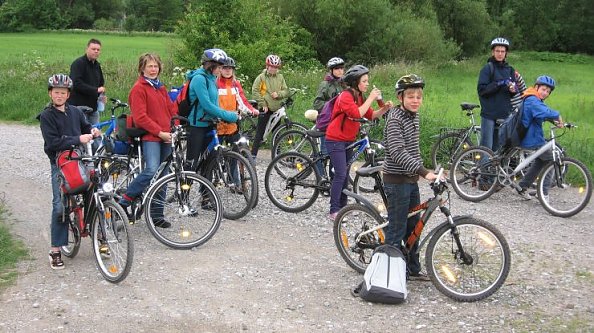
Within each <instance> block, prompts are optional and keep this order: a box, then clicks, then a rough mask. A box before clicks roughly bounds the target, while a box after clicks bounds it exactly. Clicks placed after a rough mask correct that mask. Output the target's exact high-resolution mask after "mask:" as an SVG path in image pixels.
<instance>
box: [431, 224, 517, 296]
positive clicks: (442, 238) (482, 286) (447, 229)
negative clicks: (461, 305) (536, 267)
mask: <svg viewBox="0 0 594 333" xmlns="http://www.w3.org/2000/svg"><path fill="white" fill-rule="evenodd" d="M454 225H455V228H456V231H454V230H453V229H452V227H451V226H450V225H449V223H444V224H443V225H442V226H441V227H438V228H439V229H438V230H437V231H436V232H435V233H434V234H433V236H431V239H430V240H429V244H428V245H427V250H426V251H425V267H427V275H429V278H430V279H431V281H432V282H433V285H434V286H435V287H436V288H437V290H439V291H440V292H441V293H443V294H444V295H446V296H448V297H450V298H452V299H454V300H456V301H461V302H475V301H479V300H482V299H484V298H487V297H489V296H491V295H492V294H493V293H495V292H496V291H497V290H498V289H499V288H501V286H502V285H503V283H504V282H505V280H506V279H507V276H508V274H509V270H510V268H511V252H510V249H509V245H508V244H507V241H506V240H505V237H503V235H502V234H501V232H500V231H499V230H498V229H497V228H495V226H493V225H492V224H490V223H488V222H485V221H483V220H480V219H476V218H473V217H461V218H457V219H455V221H454ZM454 234H457V235H458V236H459V240H460V244H461V245H462V249H463V250H464V253H465V254H467V255H469V256H470V257H471V258H469V259H471V262H470V263H464V262H463V260H462V259H461V256H462V254H461V253H460V249H459V248H458V245H457V242H456V241H455V239H454V237H453V235H454Z"/></svg>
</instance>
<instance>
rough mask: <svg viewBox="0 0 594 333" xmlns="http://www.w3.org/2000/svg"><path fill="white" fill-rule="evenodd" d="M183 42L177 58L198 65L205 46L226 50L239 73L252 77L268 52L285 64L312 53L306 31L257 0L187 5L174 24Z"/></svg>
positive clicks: (186, 63)
mask: <svg viewBox="0 0 594 333" xmlns="http://www.w3.org/2000/svg"><path fill="white" fill-rule="evenodd" d="M176 31H177V33H178V34H179V35H180V36H181V38H182V41H183V45H182V47H181V49H180V50H178V52H177V54H176V59H177V60H178V61H179V62H180V63H181V64H182V65H184V66H185V67H188V68H192V67H197V65H198V63H199V62H200V61H199V60H200V57H201V55H202V52H203V51H204V50H205V49H208V48H213V47H218V48H221V49H223V50H225V51H226V52H227V53H228V54H229V55H230V56H232V57H233V58H234V59H235V60H236V61H237V62H238V64H239V66H240V68H241V73H243V74H245V75H247V76H249V77H251V78H254V77H255V76H256V75H257V74H258V73H259V72H260V71H261V70H262V69H263V68H264V59H265V58H266V56H267V55H268V54H270V53H274V54H278V55H280V57H281V58H282V59H283V62H284V63H285V64H287V63H293V62H300V61H304V60H307V59H309V58H311V57H312V56H313V53H312V51H311V44H312V41H311V38H310V36H309V34H308V33H307V32H306V31H305V30H303V29H302V28H299V27H298V26H296V25H294V24H292V23H291V22H289V21H288V20H285V19H282V18H280V17H278V16H277V15H275V14H274V13H273V12H272V11H270V10H268V8H266V7H265V5H264V4H263V3H262V2H260V1H258V0H244V1H240V0H211V1H207V2H199V3H197V4H196V5H195V6H191V7H190V8H189V11H188V14H186V16H185V17H184V18H183V19H182V20H181V22H180V23H179V24H178V26H177V30H176Z"/></svg>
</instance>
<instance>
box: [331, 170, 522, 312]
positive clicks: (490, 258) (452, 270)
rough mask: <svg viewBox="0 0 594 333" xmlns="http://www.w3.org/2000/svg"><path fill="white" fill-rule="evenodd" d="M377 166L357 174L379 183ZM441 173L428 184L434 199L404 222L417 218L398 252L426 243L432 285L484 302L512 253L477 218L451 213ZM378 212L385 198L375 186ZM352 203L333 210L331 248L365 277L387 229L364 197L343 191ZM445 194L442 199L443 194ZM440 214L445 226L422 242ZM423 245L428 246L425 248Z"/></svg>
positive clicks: (455, 296)
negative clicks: (352, 199) (336, 210)
mask: <svg viewBox="0 0 594 333" xmlns="http://www.w3.org/2000/svg"><path fill="white" fill-rule="evenodd" d="M380 171H381V166H378V167H369V168H361V169H359V170H357V172H358V173H359V174H361V175H362V176H366V177H372V178H374V180H375V181H376V182H377V183H378V184H381V183H382V178H381V176H380ZM443 171H444V170H443V168H439V170H438V171H437V174H438V178H437V180H435V181H434V182H433V183H431V185H430V186H431V189H432V190H433V197H432V198H429V199H428V200H426V201H424V202H422V203H421V204H419V205H418V206H416V207H414V208H413V209H411V210H410V211H409V214H408V216H409V218H410V217H412V216H417V215H418V216H419V220H418V222H417V224H416V226H415V229H414V231H413V233H412V234H411V235H410V236H409V237H408V238H407V239H405V240H404V246H403V253H404V254H405V256H409V255H410V254H412V253H411V251H412V248H413V245H414V244H415V243H416V242H417V241H420V243H419V247H418V249H417V251H419V252H420V251H421V249H422V248H423V247H424V246H425V244H427V248H426V250H425V267H426V269H427V275H428V276H429V278H430V279H431V282H432V283H433V285H434V286H435V287H436V288H437V290H439V291H440V292H442V293H443V294H444V295H446V296H448V297H450V298H452V299H454V300H457V301H462V302H474V301H479V300H481V299H484V298H486V297H489V296H490V295H492V294H493V293H495V292H496V291H497V290H498V289H499V288H500V287H501V286H502V285H503V283H504V282H505V280H506V278H507V276H508V274H509V270H510V267H511V252H510V249H509V245H508V244H507V241H506V240H505V238H504V237H503V235H502V234H501V232H500V231H499V230H498V229H497V228H496V227H495V226H493V225H492V224H490V223H488V222H486V221H483V220H481V219H478V218H475V217H472V216H469V215H463V216H453V215H452V214H451V212H450V208H449V205H450V197H449V190H448V186H447V184H446V181H445V180H444V179H443ZM379 191H380V193H381V197H382V200H383V207H387V206H388V204H387V197H386V194H385V192H384V189H383V186H380V190H379ZM343 192H344V193H345V194H346V195H348V196H350V197H353V198H355V199H356V203H353V204H349V205H347V206H345V207H343V208H342V209H341V210H340V211H338V215H337V216H336V219H335V221H334V228H333V235H334V243H335V245H336V247H337V248H338V252H339V253H340V256H341V257H342V258H343V259H344V260H345V262H346V263H347V264H348V265H349V266H350V267H351V268H353V269H354V270H356V271H357V272H359V273H364V272H365V269H366V268H367V266H368V265H369V263H370V262H371V257H372V255H373V251H374V250H375V248H377V247H378V246H379V245H382V244H384V240H385V232H384V228H385V227H387V226H388V223H389V222H388V219H387V215H386V214H382V213H381V212H380V210H379V209H378V208H377V207H376V206H375V205H374V204H373V203H371V202H370V201H369V200H367V199H366V198H365V197H364V196H361V195H359V194H356V193H353V192H350V191H348V190H343ZM444 193H445V195H444ZM438 208H439V210H440V211H441V212H442V213H443V214H444V215H445V217H446V221H445V222H443V223H440V224H439V225H437V226H435V227H434V228H433V229H431V231H429V232H428V233H427V235H426V236H424V237H423V238H422V239H421V234H422V232H423V230H424V228H425V226H426V224H427V223H428V222H429V219H430V218H431V216H432V215H433V213H434V212H435V210H437V209H438ZM427 242H428V243H427Z"/></svg>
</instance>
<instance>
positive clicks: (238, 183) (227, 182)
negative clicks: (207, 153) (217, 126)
mask: <svg viewBox="0 0 594 333" xmlns="http://www.w3.org/2000/svg"><path fill="white" fill-rule="evenodd" d="M204 177H205V178H206V179H208V180H210V181H211V182H212V183H213V185H214V187H215V189H216V190H217V192H218V194H219V198H220V200H221V203H222V205H223V217H224V218H226V219H230V220H237V219H239V218H242V217H244V216H245V215H246V214H247V213H248V212H249V211H250V209H252V207H253V206H254V203H255V202H256V198H257V197H258V181H257V177H256V170H255V169H254V168H253V167H252V165H251V164H250V162H249V161H248V160H247V159H245V157H243V156H241V154H239V153H236V152H234V151H228V150H223V151H221V154H220V155H219V156H217V157H216V158H213V159H212V160H211V161H210V163H209V164H208V166H207V168H206V171H205V173H204Z"/></svg>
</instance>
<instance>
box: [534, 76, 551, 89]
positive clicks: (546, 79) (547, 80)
mask: <svg viewBox="0 0 594 333" xmlns="http://www.w3.org/2000/svg"><path fill="white" fill-rule="evenodd" d="M534 85H545V86H548V87H549V88H551V91H553V90H555V80H554V79H553V78H552V77H550V76H547V75H541V76H539V77H538V78H537V79H536V82H534Z"/></svg>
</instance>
